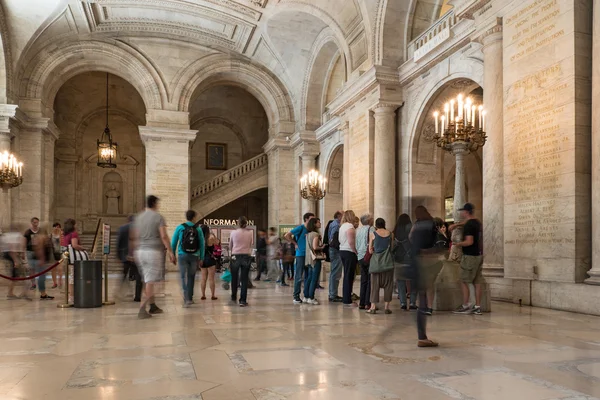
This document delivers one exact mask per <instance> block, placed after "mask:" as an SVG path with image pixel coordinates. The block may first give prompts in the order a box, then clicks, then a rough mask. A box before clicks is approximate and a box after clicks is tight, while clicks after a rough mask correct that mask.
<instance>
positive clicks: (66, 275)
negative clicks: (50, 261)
mask: <svg viewBox="0 0 600 400" xmlns="http://www.w3.org/2000/svg"><path fill="white" fill-rule="evenodd" d="M65 260H67V268H65V302H64V303H63V304H58V305H57V307H58V308H71V307H73V304H69V261H68V260H69V253H65V254H64V255H63V258H62V260H61V261H60V262H61V263H64V262H65Z"/></svg>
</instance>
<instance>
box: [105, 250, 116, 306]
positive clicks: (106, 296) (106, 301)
mask: <svg viewBox="0 0 600 400" xmlns="http://www.w3.org/2000/svg"><path fill="white" fill-rule="evenodd" d="M102 259H103V264H104V301H103V302H102V305H103V306H112V305H114V304H115V302H114V301H109V300H108V255H106V254H105V255H104V257H102Z"/></svg>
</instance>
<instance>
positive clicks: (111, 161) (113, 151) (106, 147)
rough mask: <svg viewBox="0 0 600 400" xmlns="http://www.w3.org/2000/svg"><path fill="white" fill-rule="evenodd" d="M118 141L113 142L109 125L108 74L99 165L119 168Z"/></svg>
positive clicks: (99, 142) (99, 148)
mask: <svg viewBox="0 0 600 400" xmlns="http://www.w3.org/2000/svg"><path fill="white" fill-rule="evenodd" d="M116 160H117V143H116V142H113V140H112V135H111V134H110V128H109V127H108V74H106V128H104V132H103V133H102V137H101V138H100V140H98V166H99V167H102V168H117V164H116V163H115V161H116Z"/></svg>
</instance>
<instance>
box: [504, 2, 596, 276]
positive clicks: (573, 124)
mask: <svg viewBox="0 0 600 400" xmlns="http://www.w3.org/2000/svg"><path fill="white" fill-rule="evenodd" d="M591 5H592V2H591V1H582V0H575V1H560V0H548V1H535V0H525V1H519V2H515V3H514V6H515V7H514V9H513V10H512V11H511V12H509V13H508V14H507V15H506V16H505V17H504V33H503V36H504V40H503V46H504V49H503V51H504V93H505V97H504V190H505V194H504V213H505V216H504V240H505V243H504V270H505V277H506V278H513V279H523V280H532V279H533V280H540V281H553V282H582V281H583V280H584V279H585V277H586V271H587V270H588V269H589V263H590V247H591V243H590V237H591V232H590V217H589V216H590V207H591V206H590V184H591V182H590V168H589V165H590V162H591V151H590V138H591V128H590V122H591V119H590V103H591V54H592V50H591V15H592V12H591Z"/></svg>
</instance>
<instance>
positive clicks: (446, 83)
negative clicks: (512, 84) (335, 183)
mask: <svg viewBox="0 0 600 400" xmlns="http://www.w3.org/2000/svg"><path fill="white" fill-rule="evenodd" d="M471 72H473V71H471ZM481 72H482V70H481ZM469 75H470V74H468V73H464V72H460V73H455V74H452V75H449V76H446V77H444V78H443V79H441V80H439V81H438V82H434V83H432V84H430V85H426V87H425V88H421V90H419V91H418V94H417V98H418V100H419V101H418V102H417V103H416V104H418V105H419V106H418V107H417V108H416V109H415V110H413V114H412V116H411V118H410V119H409V122H408V126H409V127H408V130H407V132H409V134H410V137H409V138H407V140H406V141H405V142H406V144H403V148H402V155H403V157H406V160H407V161H406V163H405V164H403V167H402V168H403V171H402V176H404V179H405V181H404V182H403V194H404V195H405V198H408V199H418V200H419V201H422V202H424V204H425V205H426V206H427V207H428V208H429V207H431V208H432V209H433V211H435V212H441V210H442V209H443V208H442V207H443V206H442V203H443V201H441V198H440V199H438V198H437V197H436V196H437V195H439V194H441V193H438V194H436V193H435V191H432V192H430V191H429V187H430V185H431V187H436V185H439V189H440V192H441V191H443V188H444V185H445V177H443V176H441V175H440V172H442V171H444V168H445V166H446V167H448V163H447V162H446V161H448V159H447V158H446V157H451V156H449V155H448V154H445V153H443V152H442V151H441V150H440V149H438V148H437V147H436V146H435V144H433V143H432V142H430V143H431V144H430V146H432V147H433V150H432V151H434V152H436V153H437V155H436V157H435V159H434V161H433V162H423V160H419V152H418V150H419V146H422V145H424V141H425V140H424V139H423V136H424V135H427V134H430V135H433V128H432V126H431V125H432V124H431V119H432V112H433V109H434V108H435V109H441V108H440V106H441V105H443V103H444V101H445V100H444V99H443V97H445V96H446V94H448V96H446V97H448V98H449V97H453V96H454V95H455V94H458V93H459V92H463V93H465V92H466V93H470V92H471V91H472V90H474V89H475V88H477V87H478V86H481V85H482V80H483V74H481V75H479V76H473V75H477V74H473V75H471V76H469ZM475 79H478V80H479V82H477V81H476V80H475ZM419 93H422V94H421V95H420V96H419ZM476 157H477V156H476ZM467 162H470V161H467ZM424 164H425V165H424ZM426 164H429V165H426ZM477 165H479V166H481V163H480V162H478V164H477ZM451 168H453V167H451ZM479 169H481V168H479ZM438 200H439V201H438ZM412 206H413V205H410V206H409V208H412ZM405 207H406V205H405ZM405 211H406V208H405Z"/></svg>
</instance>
